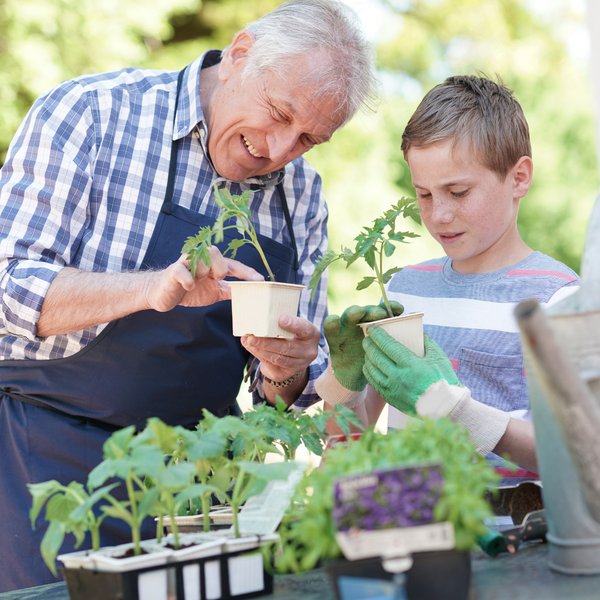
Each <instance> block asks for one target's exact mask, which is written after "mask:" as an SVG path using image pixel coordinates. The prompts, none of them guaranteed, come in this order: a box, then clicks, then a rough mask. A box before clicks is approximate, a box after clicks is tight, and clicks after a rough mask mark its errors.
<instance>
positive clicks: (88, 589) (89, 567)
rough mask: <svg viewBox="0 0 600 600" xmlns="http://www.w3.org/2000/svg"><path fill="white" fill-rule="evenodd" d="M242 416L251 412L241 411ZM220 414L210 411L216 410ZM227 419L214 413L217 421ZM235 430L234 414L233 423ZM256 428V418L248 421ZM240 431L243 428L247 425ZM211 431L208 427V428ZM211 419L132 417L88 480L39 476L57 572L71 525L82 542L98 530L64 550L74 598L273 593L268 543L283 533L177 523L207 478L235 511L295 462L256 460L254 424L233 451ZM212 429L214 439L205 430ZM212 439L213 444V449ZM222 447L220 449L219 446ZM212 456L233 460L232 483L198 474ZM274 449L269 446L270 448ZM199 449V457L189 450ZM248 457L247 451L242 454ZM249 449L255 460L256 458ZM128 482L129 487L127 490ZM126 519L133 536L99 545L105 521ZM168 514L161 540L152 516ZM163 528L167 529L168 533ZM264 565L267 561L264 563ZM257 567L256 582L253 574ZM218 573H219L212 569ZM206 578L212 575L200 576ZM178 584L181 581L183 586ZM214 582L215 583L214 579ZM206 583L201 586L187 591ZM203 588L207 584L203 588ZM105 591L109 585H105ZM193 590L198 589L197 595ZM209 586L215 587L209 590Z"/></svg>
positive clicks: (37, 495)
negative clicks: (148, 526) (84, 546)
mask: <svg viewBox="0 0 600 600" xmlns="http://www.w3.org/2000/svg"><path fill="white" fill-rule="evenodd" d="M231 419H232V420H234V421H235V422H237V424H238V425H239V423H241V419H239V418H237V417H231ZM207 420H208V421H209V422H210V421H211V419H210V415H207ZM221 421H222V420H220V419H216V417H214V418H213V420H212V422H213V423H217V422H218V423H219V424H220V423H221ZM225 425H228V426H229V429H230V430H231V425H232V423H231V421H230V422H229V423H225ZM246 428H247V429H248V430H249V429H250V427H249V426H247V427H246ZM237 432H238V433H239V432H240V429H239V428H238V430H237ZM205 433H207V435H206V436H205V435H204V434H205ZM208 434H210V428H209V427H204V428H203V427H199V428H198V429H197V430H196V431H193V432H192V431H188V430H186V429H184V428H182V427H172V426H169V425H167V424H165V423H163V422H162V421H160V420H159V419H150V420H149V421H148V423H147V425H146V427H145V428H144V429H143V430H142V431H140V432H136V431H135V430H134V428H133V427H126V428H124V429H121V430H118V431H116V432H115V433H113V434H112V435H111V436H110V437H109V438H108V440H107V441H106V442H105V444H104V449H103V450H104V457H103V460H102V461H101V462H100V463H99V464H98V465H97V466H96V467H95V468H94V469H93V470H92V471H91V472H90V474H89V476H88V480H87V484H86V485H85V486H83V485H81V484H80V483H77V482H71V483H69V484H68V485H62V484H59V483H57V482H56V481H49V482H43V483H38V484H32V485H31V486H30V491H31V493H32V496H33V506H32V509H31V519H32V523H35V520H36V519H37V517H38V516H39V515H40V514H41V513H42V511H43V509H44V508H45V514H44V516H45V518H46V520H47V521H48V523H49V527H48V529H47V532H46V534H45V535H44V538H43V541H42V544H41V551H42V555H43V557H44V560H45V562H46V564H47V565H48V567H49V568H50V569H51V570H52V571H53V572H54V573H56V567H55V561H56V558H57V554H58V552H59V550H60V547H61V545H62V542H63V540H64V537H65V535H66V534H71V533H72V534H74V535H75V536H76V542H77V544H78V545H80V544H81V543H82V541H83V540H84V538H85V536H86V535H87V533H88V532H89V533H90V535H91V537H92V549H91V550H90V551H84V552H77V553H72V554H66V555H64V554H63V555H59V556H58V559H59V560H60V561H61V562H63V564H64V565H65V568H64V569H63V575H64V577H65V580H66V581H67V585H68V587H69V593H70V595H71V598H72V599H76V598H77V599H79V598H86V600H88V599H89V598H94V597H102V598H103V599H106V598H108V599H110V598H124V599H126V600H127V599H130V598H131V599H133V598H140V599H141V600H154V599H156V600H167V598H169V597H175V598H177V599H179V600H183V599H184V598H185V599H186V600H187V599H188V598H194V597H198V598H205V597H213V598H229V597H233V596H235V597H236V598H243V597H246V596H247V595H251V594H256V593H258V592H261V593H268V591H269V589H270V586H271V578H270V576H269V575H268V574H266V573H264V572H263V569H262V561H263V559H262V555H261V554H260V553H257V550H258V548H260V547H261V546H262V545H264V544H265V543H268V542H272V541H273V539H275V536H262V537H260V536H257V535H253V536H246V538H245V539H243V538H237V537H236V535H237V534H239V532H238V531H236V530H234V531H233V532H232V534H223V533H220V532H213V533H211V534H203V535H201V536H195V537H189V536H187V537H186V536H181V535H180V534H179V533H178V531H177V522H176V519H175V514H176V512H179V511H180V510H181V507H182V506H185V505H186V504H187V503H188V501H189V499H190V498H191V497H195V496H196V495H197V493H198V488H199V487H200V488H201V489H202V491H206V489H208V490H210V492H211V493H214V494H215V495H216V496H217V497H220V498H221V499H223V500H227V501H228V502H229V503H230V504H232V505H233V507H234V511H237V510H239V507H240V505H241V504H243V502H244V501H246V500H247V499H248V498H250V497H252V496H253V495H254V494H257V493H260V491H261V489H263V488H264V487H265V486H266V485H267V483H268V482H269V481H270V480H273V479H281V478H284V477H286V474H287V472H288V471H289V470H291V468H292V465H291V463H282V464H273V465H267V464H261V463H259V462H252V461H251V460H249V459H248V458H249V453H251V452H252V451H253V450H250V448H253V449H254V450H255V449H256V447H257V445H258V446H260V449H261V450H264V448H263V447H262V445H261V443H260V442H257V438H258V437H260V432H258V433H257V432H253V441H252V442H248V443H247V444H246V445H244V450H243V451H241V452H240V455H239V457H238V458H235V457H229V456H227V453H228V452H229V450H230V446H229V445H228V444H219V443H218V442H217V443H215V440H217V438H218V435H215V433H214V432H213V433H212V434H210V435H208ZM204 437H207V438H208V439H204V440H203V438H204ZM203 444H204V449H206V447H208V446H212V447H213V450H212V451H210V452H206V450H203V449H202V448H203ZM215 447H219V448H220V450H219V451H218V452H216V451H215V450H214V448H215ZM203 452H204V455H205V456H208V457H209V458H208V460H209V462H212V464H213V467H212V468H211V471H213V472H215V471H217V470H219V468H220V467H222V466H224V465H226V464H227V465H228V469H229V471H230V477H229V479H228V481H227V484H225V485H224V487H225V488H227V489H229V488H230V487H231V491H229V492H228V493H227V492H223V491H222V490H221V489H220V488H219V487H218V486H216V485H214V482H213V484H212V485H210V484H207V485H204V486H202V485H201V484H200V485H199V484H198V483H197V475H198V469H199V467H200V466H202V463H203V462H204V458H202V453H203ZM264 455H265V454H264V452H263V453H262V454H261V456H262V457H264ZM188 457H192V458H194V459H195V460H188ZM242 459H244V460H242ZM246 459H248V460H246ZM119 490H121V491H124V493H123V494H119ZM165 514H166V515H168V516H169V517H170V519H171V522H172V530H171V531H172V533H171V535H170V536H168V537H166V538H163V536H162V523H161V520H162V518H163V517H164V515H165ZM107 516H110V517H113V518H116V519H121V520H123V521H124V522H126V523H127V525H128V526H129V528H130V530H131V539H132V541H131V543H128V544H123V545H120V546H114V547H109V548H99V547H98V546H99V531H100V529H101V527H102V523H103V520H104V518H105V517H107ZM147 517H156V518H157V520H158V527H157V535H156V538H155V539H153V540H142V539H141V526H142V522H143V521H144V520H145V519H146V518H147ZM161 538H163V539H161ZM259 567H260V569H259V570H258V571H257V569H258V568H259ZM244 573H246V574H247V582H246V580H245V579H244V576H243V574H244ZM211 574H212V575H211ZM202 581H204V583H200V582H202ZM174 586H175V587H177V590H175V589H174ZM207 586H208V587H210V593H209V591H207V590H208V587H207ZM185 589H187V590H188V591H189V590H192V589H197V590H200V592H199V593H200V595H196V594H195V593H192V592H189V593H188V592H185ZM202 590H203V591H202ZM98 594H100V595H98ZM190 594H191V595H190ZM206 594H209V595H208V596H207V595H206Z"/></svg>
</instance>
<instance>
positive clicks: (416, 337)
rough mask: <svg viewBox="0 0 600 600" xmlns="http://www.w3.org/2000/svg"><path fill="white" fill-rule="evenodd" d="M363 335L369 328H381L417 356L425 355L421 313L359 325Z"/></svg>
mask: <svg viewBox="0 0 600 600" xmlns="http://www.w3.org/2000/svg"><path fill="white" fill-rule="evenodd" d="M359 325H360V326H361V328H362V330H363V332H364V334H365V335H369V334H368V332H367V330H368V328H370V327H381V328H382V329H384V330H385V331H386V332H387V333H389V334H390V335H391V336H392V337H393V338H394V339H395V340H396V341H398V342H400V343H401V344H404V345H405V346H406V347H407V348H408V349H409V350H412V352H414V353H415V354H416V355H417V356H423V355H424V354H425V350H424V346H423V313H421V312H419V313H408V314H406V315H400V316H398V317H389V318H387V319H380V320H379V321H372V322H371V323H359Z"/></svg>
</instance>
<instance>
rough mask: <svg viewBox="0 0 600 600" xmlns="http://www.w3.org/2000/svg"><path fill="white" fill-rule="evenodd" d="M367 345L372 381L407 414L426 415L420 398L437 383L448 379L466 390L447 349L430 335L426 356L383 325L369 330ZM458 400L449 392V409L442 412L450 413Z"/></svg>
mask: <svg viewBox="0 0 600 600" xmlns="http://www.w3.org/2000/svg"><path fill="white" fill-rule="evenodd" d="M363 347H364V350H365V366H364V374H365V376H366V378H367V380H368V382H369V383H370V384H371V385H372V386H373V387H374V388H375V390H376V391H377V393H378V394H379V395H380V396H381V397H382V398H383V399H384V400H385V401H386V402H387V403H388V404H391V405H392V406H394V407H395V408H397V409H398V410H400V411H402V412H404V413H406V414H409V415H415V414H417V413H418V414H423V412H422V410H420V409H421V408H422V407H421V406H420V405H419V399H420V398H421V397H422V396H423V394H424V393H425V392H426V391H427V390H428V389H429V388H430V387H431V386H432V385H433V384H437V383H438V382H444V383H445V384H448V386H456V387H458V388H460V389H464V388H462V386H461V384H460V382H459V381H458V378H457V376H456V373H455V372H454V369H453V368H452V364H451V363H450V360H449V359H448V357H447V356H446V354H445V353H444V351H443V350H442V349H441V348H440V347H439V346H438V345H437V344H436V343H435V342H434V341H433V340H432V339H431V338H429V337H428V336H425V356H423V357H422V358H421V357H419V356H417V355H416V354H415V353H414V352H412V351H411V350H409V349H408V348H407V347H406V346H404V345H403V344H401V343H400V342H397V341H396V340H395V339H394V338H393V337H392V336H390V335H389V334H388V333H386V332H385V331H384V330H383V329H381V328H380V327H373V328H371V329H369V335H368V336H367V337H365V339H364V341H363ZM444 387H447V386H444ZM456 403H457V400H456V399H455V397H454V396H453V395H449V396H448V402H447V410H445V407H444V408H443V409H442V413H443V412H445V414H448V413H449V412H450V411H451V410H452V409H453V408H454V406H455V405H456ZM428 416H429V415H428ZM436 416H442V415H441V414H438V415H436Z"/></svg>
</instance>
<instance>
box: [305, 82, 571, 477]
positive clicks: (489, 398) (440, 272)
mask: <svg viewBox="0 0 600 600" xmlns="http://www.w3.org/2000/svg"><path fill="white" fill-rule="evenodd" d="M402 151H403V153H404V158H405V160H406V161H407V163H408V166H409V168H410V172H411V176H412V182H413V185H414V187H415V190H416V193H417V199H418V203H419V208H420V210H421V216H422V219H423V223H424V224H425V226H426V228H427V230H428V231H429V233H430V234H431V235H432V236H433V237H434V238H435V239H436V240H437V241H438V242H439V244H440V245H441V246H442V248H443V249H444V252H445V254H446V256H445V257H444V258H439V259H435V260H430V261H427V262H424V263H422V264H419V265H415V266H410V267H405V268H404V269H402V270H401V271H400V272H398V273H396V274H395V275H394V277H393V279H392V280H391V281H390V283H389V295H390V298H393V299H394V300H396V301H398V302H400V303H401V304H403V305H404V307H405V310H406V312H416V311H422V312H424V313H425V316H424V328H425V332H426V334H427V335H426V341H425V356H424V358H418V357H417V356H415V355H414V354H413V353H412V352H410V351H409V350H408V349H406V348H405V347H404V346H403V345H402V344H400V343H398V342H396V341H395V340H393V339H392V338H391V337H390V336H389V335H387V334H386V333H385V332H384V331H383V330H381V329H380V328H373V330H372V331H370V332H369V337H367V338H365V339H364V341H363V342H362V347H361V350H362V353H361V352H360V351H358V344H360V343H361V342H360V341H358V340H357V338H356V337H355V336H353V332H352V328H353V327H354V325H355V323H356V322H358V321H359V320H361V318H362V316H361V313H362V312H364V311H361V310H358V311H357V310H356V307H350V308H349V309H347V310H346V311H345V312H344V314H343V315H342V317H341V319H340V318H338V317H337V316H335V315H332V316H330V317H329V318H328V321H327V322H326V324H325V335H326V337H327V340H328V343H329V345H330V355H331V361H330V368H328V370H327V371H326V372H325V373H324V374H323V375H322V376H321V379H320V380H319V381H318V384H317V390H318V391H319V393H320V394H321V397H322V398H323V399H324V400H325V402H326V403H327V404H335V403H338V402H344V403H346V404H348V405H350V406H354V407H355V409H356V410H357V411H358V412H359V413H360V414H361V417H362V418H363V420H364V422H366V423H374V422H375V420H376V419H377V417H378V415H379V413H380V412H381V409H382V408H383V406H384V403H385V402H387V403H388V404H390V408H389V418H388V425H389V426H390V427H394V426H399V425H401V423H402V421H403V414H404V415H409V416H415V415H417V416H419V415H420V416H430V417H434V418H435V417H442V416H448V417H449V418H450V419H452V420H454V421H457V422H460V423H461V424H463V425H464V426H465V427H466V428H467V429H468V430H469V432H470V434H471V438H472V440H473V442H474V443H475V445H476V447H477V449H478V451H479V452H481V453H482V454H484V455H487V454H489V453H490V452H492V451H493V452H495V453H501V454H507V455H508V456H509V457H510V458H511V460H513V461H514V462H516V463H517V464H518V465H520V466H522V467H524V468H526V469H529V470H531V471H535V470H536V468H537V465H536V458H535V437H534V432H533V426H532V424H531V422H530V421H529V420H528V417H529V402H528V397H527V386H526V380H525V373H524V363H523V354H522V350H521V344H520V336H519V330H518V326H517V323H516V321H515V319H514V317H513V309H514V307H515V305H516V304H517V303H518V302H520V301H521V300H524V299H526V298H535V299H537V300H538V301H539V302H540V303H541V304H542V305H546V306H547V305H549V304H551V303H553V302H556V301H558V300H560V299H562V298H564V297H565V295H567V294H569V293H572V292H573V291H575V289H576V286H577V275H576V273H575V272H574V271H572V270H571V269H569V268H568V267H566V266H565V265H563V264H562V263H560V262H558V261H556V260H554V259H552V258H550V257H548V256H545V255H543V254H541V253H540V252H536V251H533V250H532V249H531V248H529V247H528V246H527V244H525V242H524V241H523V240H522V238H521V236H520V234H519V231H518V228H517V213H518V208H519V203H520V201H521V199H522V198H523V197H524V196H525V194H526V193H527V191H528V190H529V186H530V184H531V178H532V172H533V163H532V159H531V146H530V140H529V128H528V125H527V121H526V119H525V116H524V115H523V111H522V109H521V107H520V105H519V104H518V102H517V101H516V100H515V98H514V97H513V95H512V93H511V91H510V90H508V89H507V88H506V87H505V86H503V85H502V84H500V83H495V82H493V81H491V80H489V79H486V78H484V77H476V76H458V77H450V78H448V79H447V80H446V81H444V82H443V83H441V84H439V85H437V86H436V87H434V88H433V89H432V90H431V91H430V92H429V93H427V94H426V96H425V97H424V98H423V100H422V101H421V103H420V105H419V106H418V107H417V110H416V111H415V113H414V114H413V116H412V117H411V118H410V120H409V122H408V124H407V126H406V128H405V130H404V133H403V135H402ZM434 340H435V341H434ZM349 351H351V352H352V354H353V355H354V356H355V357H356V356H359V359H358V360H354V361H353V362H351V361H349V360H347V359H348V356H349V354H348V352H349ZM363 361H364V362H363ZM340 369H341V372H340V373H338V371H340ZM332 373H333V374H335V377H331V375H332ZM367 383H368V384H369V385H368V386H367V385H366V384H367ZM365 386H366V387H365Z"/></svg>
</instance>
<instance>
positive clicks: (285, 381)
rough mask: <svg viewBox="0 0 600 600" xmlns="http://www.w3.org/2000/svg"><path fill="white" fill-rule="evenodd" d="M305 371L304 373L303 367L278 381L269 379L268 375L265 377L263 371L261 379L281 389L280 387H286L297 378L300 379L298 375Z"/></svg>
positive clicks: (300, 375)
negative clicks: (301, 369)
mask: <svg viewBox="0 0 600 600" xmlns="http://www.w3.org/2000/svg"><path fill="white" fill-rule="evenodd" d="M305 373H306V369H304V370H303V371H298V372H297V373H294V374H293V375H291V376H290V377H287V378H286V379H282V380H280V381H276V380H274V379H271V378H270V377H267V376H266V375H265V374H264V373H263V376H262V377H263V380H264V381H265V382H266V383H268V384H269V385H272V386H273V387H276V388H278V389H281V388H286V387H288V386H290V385H292V383H295V382H296V381H298V379H300V377H302V375H304V374H305Z"/></svg>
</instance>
